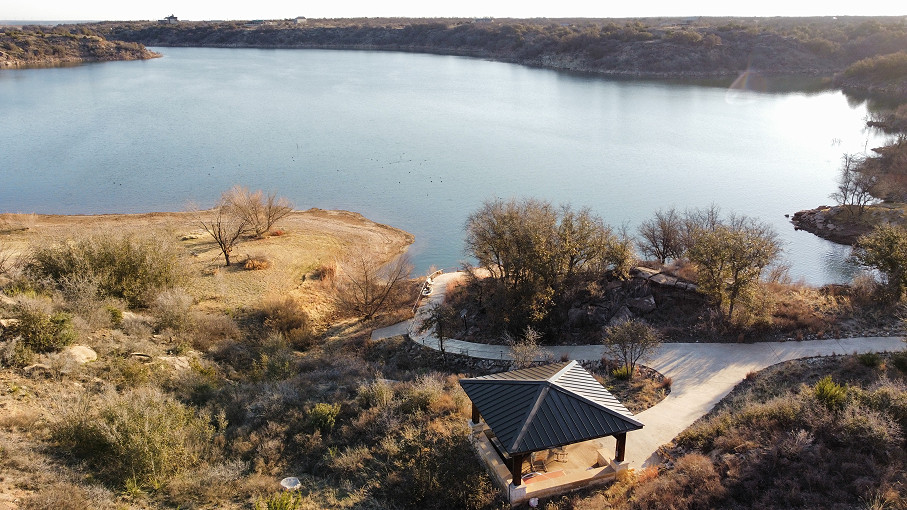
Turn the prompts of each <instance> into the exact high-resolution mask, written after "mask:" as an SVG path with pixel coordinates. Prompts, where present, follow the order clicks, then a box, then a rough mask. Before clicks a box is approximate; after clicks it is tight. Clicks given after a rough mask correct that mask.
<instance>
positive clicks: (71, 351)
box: [63, 345, 98, 364]
mask: <svg viewBox="0 0 907 510" xmlns="http://www.w3.org/2000/svg"><path fill="white" fill-rule="evenodd" d="M63 354H64V355H66V356H69V357H70V358H72V360H73V361H75V362H76V363H80V364H85V363H88V362H89V361H95V360H96V359H98V353H97V352H95V350H94V349H92V348H91V347H88V346H86V345H70V346H69V347H67V348H66V349H63Z"/></svg>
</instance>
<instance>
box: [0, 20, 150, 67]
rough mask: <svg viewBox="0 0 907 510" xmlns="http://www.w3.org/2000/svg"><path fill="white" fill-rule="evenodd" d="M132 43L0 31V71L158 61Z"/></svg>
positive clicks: (84, 36)
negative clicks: (81, 64)
mask: <svg viewBox="0 0 907 510" xmlns="http://www.w3.org/2000/svg"><path fill="white" fill-rule="evenodd" d="M160 56H161V55H160V54H159V53H155V52H153V51H150V50H148V49H147V48H145V47H144V46H142V45H141V44H139V43H135V42H123V41H108V40H106V39H104V38H103V37H100V36H97V35H91V34H82V33H70V32H65V31H60V32H45V31H43V30H41V29H24V30H20V29H3V28H0V68H3V67H39V66H55V65H62V64H78V63H82V62H104V61H113V60H142V59H149V58H155V57H160Z"/></svg>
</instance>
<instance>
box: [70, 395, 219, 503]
mask: <svg viewBox="0 0 907 510" xmlns="http://www.w3.org/2000/svg"><path fill="white" fill-rule="evenodd" d="M53 428H54V430H53V436H54V438H55V439H56V440H57V441H59V442H60V443H61V444H62V445H63V446H64V447H65V448H67V449H68V450H70V451H71V452H72V453H73V454H75V455H76V456H78V457H81V458H83V459H85V460H87V461H88V462H90V463H91V464H93V465H95V466H97V467H98V469H99V470H100V471H101V472H102V473H103V474H104V475H105V476H106V477H107V478H108V479H109V480H110V481H112V482H113V483H115V484H117V485H119V486H126V485H127V484H132V485H134V486H135V487H154V488H157V487H160V486H161V485H163V484H164V483H166V481H167V480H168V479H169V478H170V477H172V476H173V475H175V474H177V473H179V472H181V471H183V470H185V469H188V468H190V467H192V466H196V465H198V464H200V463H201V462H202V461H203V460H205V459H206V458H207V457H210V456H211V452H210V451H209V448H210V443H211V440H212V438H213V436H214V428H213V427H212V426H211V425H210V423H209V421H208V420H207V419H206V418H205V417H202V416H199V415H198V414H196V412H195V411H194V410H192V409H191V408H189V407H187V406H185V405H183V404H181V403H179V402H177V401H176V400H174V399H173V398H171V397H168V396H166V395H164V394H163V393H161V392H160V391H159V390H156V389H149V388H141V389H138V390H133V391H130V392H127V393H124V394H122V395H116V394H114V395H108V396H106V397H105V398H103V399H102V400H101V402H99V403H94V402H90V401H88V400H87V398H86V399H83V400H82V401H80V402H78V403H77V404H76V405H74V406H72V407H70V408H68V409H65V410H64V413H63V416H62V417H61V419H60V421H58V422H57V423H56V424H55V425H54V426H53Z"/></svg>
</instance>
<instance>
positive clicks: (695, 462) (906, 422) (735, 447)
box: [539, 352, 907, 510]
mask: <svg viewBox="0 0 907 510" xmlns="http://www.w3.org/2000/svg"><path fill="white" fill-rule="evenodd" d="M905 359H907V355H905V353H903V352H901V353H895V354H890V355H889V354H863V355H859V356H857V355H852V356H838V357H828V358H808V359H804V360H796V361H790V362H786V363H782V364H780V365H775V366H773V367H770V368H768V369H766V370H764V371H762V372H759V373H754V374H751V375H750V376H748V377H747V378H746V380H745V381H743V382H742V383H740V384H739V385H738V386H737V387H736V388H735V389H734V390H733V391H732V392H731V394H730V395H728V396H727V397H725V398H724V399H722V400H721V401H720V402H719V403H718V404H717V405H716V406H715V408H714V409H713V410H712V411H711V412H710V413H709V414H708V415H706V416H704V417H703V418H701V419H700V420H699V421H697V422H696V423H695V424H693V425H692V426H691V427H690V428H688V429H687V430H686V431H684V432H682V433H681V434H680V435H679V436H678V437H677V438H676V439H675V440H674V444H673V445H669V447H668V448H666V449H664V450H663V454H664V455H665V456H667V457H668V458H669V461H668V463H667V466H665V467H662V468H647V469H644V470H642V471H640V472H639V473H636V474H633V475H628V476H626V477H624V478H623V479H622V480H620V481H618V482H617V483H615V484H614V485H612V486H611V487H610V488H608V489H607V490H599V491H589V492H586V493H585V494H578V495H573V496H566V497H560V498H553V499H552V500H550V501H547V502H544V501H543V502H541V504H540V505H539V507H540V508H546V509H548V510H557V509H559V510H567V509H576V510H579V509H583V510H585V509H592V508H613V509H618V510H620V509H637V508H638V509H644V508H675V509H695V508H739V509H744V508H753V509H755V508H842V509H843V508H891V509H898V508H907V490H905V482H907V480H905V473H907V451H905V448H904V438H905V434H907V419H905V418H907V412H905V411H907V372H905V371H904V369H905V368H907V364H905V363H904V360H905Z"/></svg>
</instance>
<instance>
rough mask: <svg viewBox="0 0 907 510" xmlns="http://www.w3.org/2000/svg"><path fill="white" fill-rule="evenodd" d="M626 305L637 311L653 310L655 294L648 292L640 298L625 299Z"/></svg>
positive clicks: (648, 311)
mask: <svg viewBox="0 0 907 510" xmlns="http://www.w3.org/2000/svg"><path fill="white" fill-rule="evenodd" d="M627 307H629V308H631V309H632V310H633V311H634V312H637V313H650V312H654V311H655V296H653V295H651V294H649V295H648V296H644V297H641V298H633V299H628V300H627Z"/></svg>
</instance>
